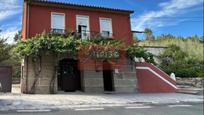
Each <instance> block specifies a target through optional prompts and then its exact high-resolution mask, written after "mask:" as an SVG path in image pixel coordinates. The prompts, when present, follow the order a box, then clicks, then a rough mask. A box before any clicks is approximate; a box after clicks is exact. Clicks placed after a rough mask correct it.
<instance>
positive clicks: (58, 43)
mask: <svg viewBox="0 0 204 115" xmlns="http://www.w3.org/2000/svg"><path fill="white" fill-rule="evenodd" d="M78 44H80V40H79V39H78V38H77V37H75V36H72V35H56V34H47V33H43V34H41V35H37V36H35V37H33V38H31V39H28V40H26V41H20V42H18V44H17V47H16V52H17V53H18V54H20V55H21V56H39V55H42V54H44V53H46V52H51V53H55V54H58V53H70V54H72V55H73V56H76V55H77V46H78Z"/></svg>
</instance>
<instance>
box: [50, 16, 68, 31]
mask: <svg viewBox="0 0 204 115" xmlns="http://www.w3.org/2000/svg"><path fill="white" fill-rule="evenodd" d="M51 29H52V32H54V33H61V34H62V33H64V32H65V14H64V13H56V12H52V13H51Z"/></svg>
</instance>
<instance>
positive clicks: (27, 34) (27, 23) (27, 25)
mask: <svg viewBox="0 0 204 115" xmlns="http://www.w3.org/2000/svg"><path fill="white" fill-rule="evenodd" d="M24 2H26V7H27V12H26V13H27V14H26V38H27V37H28V36H29V19H30V18H29V17H30V15H29V14H30V8H29V3H30V0H25V1H24ZM25 58H26V76H25V79H26V93H28V62H29V60H28V57H27V56H26V57H25Z"/></svg>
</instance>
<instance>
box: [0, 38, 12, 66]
mask: <svg viewBox="0 0 204 115" xmlns="http://www.w3.org/2000/svg"><path fill="white" fill-rule="evenodd" d="M10 49H11V47H10V46H9V45H8V44H7V43H6V39H2V38H0V63H1V62H3V61H5V60H7V59H9V58H10V54H9V52H10Z"/></svg>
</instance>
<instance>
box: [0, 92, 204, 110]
mask: <svg viewBox="0 0 204 115" xmlns="http://www.w3.org/2000/svg"><path fill="white" fill-rule="evenodd" d="M202 101H203V96H197V95H189V94H179V93H171V94H86V93H82V92H76V93H66V94H55V95H26V94H0V111H8V110H17V109H69V108H71V107H73V106H103V105H112V106H114V105H124V104H137V103H153V104H167V103H179V102H202Z"/></svg>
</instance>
